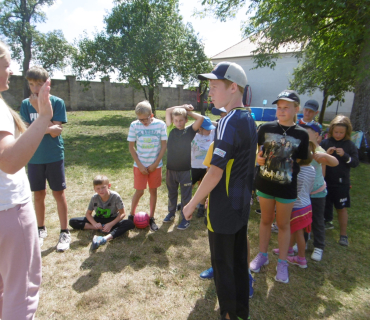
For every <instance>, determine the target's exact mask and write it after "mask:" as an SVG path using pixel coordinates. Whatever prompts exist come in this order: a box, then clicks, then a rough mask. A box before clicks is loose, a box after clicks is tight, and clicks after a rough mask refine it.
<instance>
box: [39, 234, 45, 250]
mask: <svg viewBox="0 0 370 320" xmlns="http://www.w3.org/2000/svg"><path fill="white" fill-rule="evenodd" d="M39 245H40V248H41V247H42V246H43V245H44V239H43V238H40V237H39Z"/></svg>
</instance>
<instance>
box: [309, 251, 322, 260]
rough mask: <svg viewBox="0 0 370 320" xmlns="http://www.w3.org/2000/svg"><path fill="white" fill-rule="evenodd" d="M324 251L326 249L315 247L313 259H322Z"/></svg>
mask: <svg viewBox="0 0 370 320" xmlns="http://www.w3.org/2000/svg"><path fill="white" fill-rule="evenodd" d="M323 252H324V250H322V249H320V248H314V250H313V252H312V255H311V259H312V260H315V261H321V259H322V254H323Z"/></svg>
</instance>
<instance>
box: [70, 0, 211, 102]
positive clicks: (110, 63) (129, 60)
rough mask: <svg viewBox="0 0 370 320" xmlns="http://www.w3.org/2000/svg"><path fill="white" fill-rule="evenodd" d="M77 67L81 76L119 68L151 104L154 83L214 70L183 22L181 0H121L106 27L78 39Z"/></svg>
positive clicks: (121, 76) (120, 74)
mask: <svg viewBox="0 0 370 320" xmlns="http://www.w3.org/2000/svg"><path fill="white" fill-rule="evenodd" d="M77 46H78V53H77V54H76V55H75V57H74V63H73V68H74V70H75V72H76V73H77V75H78V76H79V78H84V79H88V80H89V79H93V78H95V77H96V76H97V75H100V76H104V75H108V74H110V73H113V72H114V73H116V74H117V76H118V78H119V80H121V81H125V82H127V83H128V84H129V85H131V86H133V87H134V88H136V89H142V90H143V92H144V94H145V97H146V98H147V99H148V100H149V101H150V103H151V104H152V106H153V107H155V106H156V103H155V100H154V88H156V87H158V85H159V84H160V83H163V82H170V83H172V82H173V81H174V80H175V79H176V77H179V78H180V79H181V80H182V81H183V82H184V83H193V82H194V81H195V80H196V74H197V73H200V72H206V71H208V70H210V68H211V64H210V62H209V60H208V58H207V57H206V55H205V53H204V50H203V44H202V43H201V41H200V39H199V38H198V35H197V34H195V32H194V30H193V28H192V26H191V25H190V24H184V23H183V22H182V17H181V16H180V14H179V10H178V1H177V0H140V1H139V0H132V1H117V2H116V6H115V7H114V8H113V9H112V11H111V12H110V13H109V14H108V15H107V16H106V17H105V30H104V31H103V32H101V33H96V34H95V35H94V38H93V39H90V38H89V37H88V35H87V34H84V36H83V37H82V38H81V39H80V40H79V41H78V43H77Z"/></svg>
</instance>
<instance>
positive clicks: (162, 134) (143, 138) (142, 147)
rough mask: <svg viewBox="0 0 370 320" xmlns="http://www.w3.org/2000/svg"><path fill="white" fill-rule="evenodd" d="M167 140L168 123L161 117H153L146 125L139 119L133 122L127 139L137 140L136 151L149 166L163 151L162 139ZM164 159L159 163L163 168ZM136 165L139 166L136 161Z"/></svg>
mask: <svg viewBox="0 0 370 320" xmlns="http://www.w3.org/2000/svg"><path fill="white" fill-rule="evenodd" d="M163 140H167V133H166V124H165V123H164V122H163V121H162V120H159V119H156V118H153V121H152V123H151V124H149V125H148V126H144V125H143V124H142V123H141V122H140V121H139V120H135V121H133V122H132V123H131V125H130V129H129V131H128V137H127V141H130V142H136V153H137V155H138V158H139V160H140V162H141V163H142V164H143V166H144V167H149V166H150V165H151V164H152V163H153V162H155V160H156V159H157V158H158V155H159V152H160V151H161V147H162V144H161V141H163ZM162 165H163V163H162V160H161V162H160V163H159V165H158V168H161V167H162ZM134 166H135V167H137V164H136V162H134Z"/></svg>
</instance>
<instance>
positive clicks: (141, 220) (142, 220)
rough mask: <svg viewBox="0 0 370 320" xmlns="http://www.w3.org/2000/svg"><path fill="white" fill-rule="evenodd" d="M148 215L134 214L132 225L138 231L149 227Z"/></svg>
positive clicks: (144, 213) (141, 212)
mask: <svg viewBox="0 0 370 320" xmlns="http://www.w3.org/2000/svg"><path fill="white" fill-rule="evenodd" d="M149 220H150V219H149V215H148V214H147V213H146V212H143V211H140V212H136V213H135V215H134V224H135V227H136V228H138V229H144V228H146V227H147V226H149Z"/></svg>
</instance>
